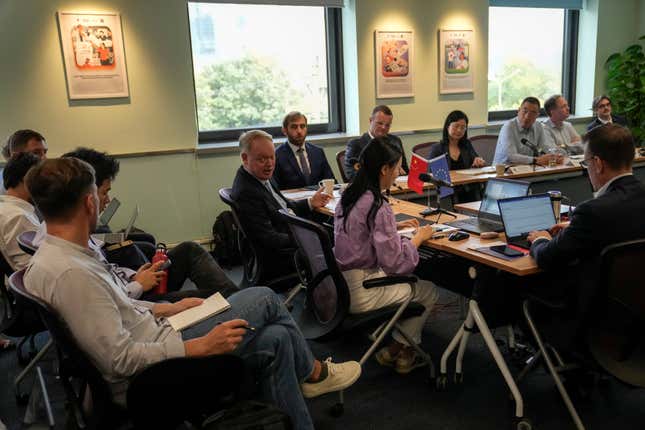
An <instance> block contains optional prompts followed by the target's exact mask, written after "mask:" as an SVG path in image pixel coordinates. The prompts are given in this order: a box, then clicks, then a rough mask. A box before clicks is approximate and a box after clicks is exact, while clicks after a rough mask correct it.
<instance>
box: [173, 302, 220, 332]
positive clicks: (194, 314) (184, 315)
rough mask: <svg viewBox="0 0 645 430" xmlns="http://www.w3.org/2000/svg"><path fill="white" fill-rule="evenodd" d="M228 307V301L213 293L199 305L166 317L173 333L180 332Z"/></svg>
mask: <svg viewBox="0 0 645 430" xmlns="http://www.w3.org/2000/svg"><path fill="white" fill-rule="evenodd" d="M230 307H231V304H230V303H229V302H228V300H226V299H225V298H224V297H223V296H222V295H221V294H220V293H215V294H213V295H212V296H210V297H209V298H207V299H206V300H204V302H203V303H202V304H201V305H199V306H195V307H194V308H190V309H186V310H185V311H182V312H179V313H178V314H175V315H173V316H171V317H168V322H169V323H170V325H171V326H172V328H173V329H174V330H175V331H182V330H184V329H186V328H188V327H192V326H194V325H195V324H197V323H200V322H202V321H204V320H205V319H206V318H210V317H212V316H213V315H217V314H220V313H222V312H224V311H225V310H227V309H229V308H230Z"/></svg>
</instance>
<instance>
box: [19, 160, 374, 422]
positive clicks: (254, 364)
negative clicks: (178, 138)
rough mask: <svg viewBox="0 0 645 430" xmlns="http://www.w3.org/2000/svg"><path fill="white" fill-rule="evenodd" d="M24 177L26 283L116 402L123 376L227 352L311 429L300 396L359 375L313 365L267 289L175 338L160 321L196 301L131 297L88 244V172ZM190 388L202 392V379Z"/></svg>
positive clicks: (68, 163) (47, 166)
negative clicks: (29, 208) (37, 220)
mask: <svg viewBox="0 0 645 430" xmlns="http://www.w3.org/2000/svg"><path fill="white" fill-rule="evenodd" d="M25 181H26V184H27V188H28V189H29V192H30V194H31V196H32V198H33V200H34V202H35V203H36V205H37V206H38V208H39V209H40V211H41V213H42V215H43V217H44V219H45V222H46V223H47V233H48V234H47V236H46V237H45V240H44V242H43V243H42V244H41V245H40V247H39V248H38V251H36V253H35V254H34V256H33V258H32V262H31V264H30V265H29V267H28V269H27V272H26V274H25V278H24V282H25V287H26V289H27V290H28V291H29V292H30V293H32V294H34V295H36V296H37V297H39V298H40V299H41V300H44V301H45V302H47V303H48V304H49V305H50V306H51V307H53V308H54V310H55V311H56V312H57V313H58V314H59V315H60V317H62V319H63V320H64V321H65V323H66V324H67V326H68V327H69V329H70V331H71V333H72V335H73V336H74V338H75V340H76V341H77V342H78V345H79V347H80V348H81V349H82V350H83V351H85V352H86V353H87V354H88V355H89V357H90V359H91V360H92V361H93V363H94V364H95V365H96V366H97V368H98V369H99V371H100V372H101V374H102V375H103V377H104V378H105V380H106V381H108V382H109V383H110V387H111V389H112V393H113V396H114V400H115V401H117V402H120V403H123V402H124V401H125V396H124V394H125V392H126V389H127V384H128V380H129V378H131V377H132V376H133V375H134V374H136V373H137V372H139V371H141V370H143V369H145V368H146V367H148V366H150V365H151V364H154V363H157V362H160V361H163V360H166V359H169V358H172V357H182V356H193V357H199V356H209V355H217V354H228V353H233V354H237V355H239V356H241V357H242V358H243V359H244V360H245V363H246V364H247V366H248V367H249V368H250V369H252V370H253V371H254V374H256V375H258V376H257V378H258V379H259V385H260V387H261V389H262V392H263V394H264V397H265V399H266V400H268V401H271V402H273V403H275V404H276V405H277V407H279V408H280V409H282V410H284V411H285V412H286V413H287V414H288V415H289V416H290V418H291V420H292V423H293V426H294V428H297V429H313V423H312V420H311V417H310V416H309V412H308V410H307V405H306V404H305V402H304V400H303V394H304V396H306V397H315V396H318V395H321V394H324V393H327V392H331V391H336V390H341V389H344V388H346V387H349V386H350V385H352V384H353V383H354V382H355V381H356V379H358V377H359V376H360V372H361V368H360V365H359V364H358V363H357V362H346V363H340V364H334V363H331V362H329V361H326V362H322V363H321V362H320V361H318V360H316V359H315V358H314V357H313V355H312V353H311V351H310V349H309V347H308V345H307V343H306V341H305V339H304V338H303V336H302V334H301V333H300V330H299V329H298V327H297V325H296V323H295V321H293V319H292V318H291V315H290V314H289V311H288V310H287V309H286V308H285V307H284V305H283V304H282V302H281V301H280V299H279V297H278V296H277V295H275V294H274V293H273V292H272V291H271V290H269V289H267V288H247V289H244V290H242V291H240V292H238V293H236V294H233V295H232V296H230V297H229V298H228V301H229V302H230V304H231V308H230V309H229V310H227V311H225V312H222V313H221V314H219V315H216V316H214V317H211V318H209V319H207V320H205V321H203V322H201V323H199V324H197V325H195V326H193V327H191V328H189V329H186V330H184V331H183V332H182V333H178V332H175V331H174V330H173V329H172V327H171V326H170V324H169V323H168V321H167V319H166V318H167V317H168V316H171V315H174V314H176V313H178V312H181V311H182V310H184V309H188V308H191V307H194V306H196V305H199V304H200V303H201V302H202V300H201V299H199V298H188V299H183V300H181V301H179V302H177V303H171V304H169V303H156V304H154V303H150V302H143V301H138V300H133V299H131V298H129V297H128V296H127V295H126V294H125V293H124V292H123V290H122V289H120V288H118V287H117V286H116V285H115V281H114V279H113V277H112V276H111V274H110V272H109V271H108V270H106V268H105V266H104V264H103V263H102V262H101V261H100V259H99V258H98V256H97V255H96V252H95V251H94V250H92V249H90V248H89V247H88V241H89V237H90V232H91V231H93V230H94V229H95V228H96V224H97V222H98V215H99V205H100V203H99V197H98V194H97V187H96V184H95V178H94V169H93V168H92V167H91V166H90V165H89V164H87V163H85V162H83V161H81V160H79V159H76V158H59V159H55V160H47V161H45V162H43V163H41V164H40V165H38V166H36V167H34V168H33V169H31V170H30V171H29V173H28V174H27V177H26V180H25ZM251 328H252V330H251ZM194 382H195V385H196V388H201V389H204V388H205V387H204V385H203V384H207V383H208V382H207V381H201V380H196V381H194ZM200 384H202V386H201V387H200ZM301 389H302V392H301ZM151 413H153V412H151Z"/></svg>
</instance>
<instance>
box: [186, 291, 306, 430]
mask: <svg viewBox="0 0 645 430" xmlns="http://www.w3.org/2000/svg"><path fill="white" fill-rule="evenodd" d="M227 300H228V301H229V302H230V304H231V308H230V309H229V310H227V311H226V312H223V313H221V314H219V315H216V316H214V317H211V318H209V319H207V320H205V321H202V322H201V323H199V324H197V325H195V326H193V327H191V328H189V329H186V330H185V331H184V332H183V333H182V337H183V339H184V340H187V339H194V338H197V337H200V336H203V335H205V334H206V333H208V332H209V331H210V330H211V329H212V328H213V327H214V326H215V325H217V324H218V323H221V322H224V321H229V320H232V319H236V318H241V319H244V320H246V321H248V323H249V325H250V326H251V327H255V330H256V331H255V332H252V331H249V332H247V334H246V335H245V336H244V339H243V340H242V342H241V343H240V344H239V346H238V347H237V349H236V350H235V353H236V354H237V355H239V356H240V357H242V358H243V359H244V362H245V363H246V365H247V366H248V367H250V368H251V369H252V370H253V371H254V372H255V374H257V375H258V377H259V379H260V386H261V388H262V393H263V395H264V398H265V399H266V400H267V401H270V402H272V403H274V404H275V405H276V406H277V407H278V408H280V409H282V410H283V411H285V412H286V413H287V414H288V415H289V417H291V421H292V423H293V428H296V429H313V428H314V426H313V423H312V421H311V416H310V415H309V411H308V410H307V405H306V404H305V400H304V398H303V397H302V393H301V391H300V384H301V383H302V382H304V381H305V380H306V379H307V378H308V377H309V375H311V372H312V371H313V365H314V357H313V354H312V353H311V350H310V349H309V345H307V341H306V340H305V338H304V337H303V336H302V333H301V332H300V329H299V328H298V326H297V325H296V323H295V321H294V320H293V319H292V318H291V314H290V313H289V311H288V310H287V308H285V307H284V305H283V304H282V302H281V300H280V298H279V297H278V296H277V295H276V294H275V293H274V292H273V290H271V289H269V288H264V287H255V288H247V289H244V290H242V291H240V292H238V293H235V294H233V295H232V296H230V297H228V299H227Z"/></svg>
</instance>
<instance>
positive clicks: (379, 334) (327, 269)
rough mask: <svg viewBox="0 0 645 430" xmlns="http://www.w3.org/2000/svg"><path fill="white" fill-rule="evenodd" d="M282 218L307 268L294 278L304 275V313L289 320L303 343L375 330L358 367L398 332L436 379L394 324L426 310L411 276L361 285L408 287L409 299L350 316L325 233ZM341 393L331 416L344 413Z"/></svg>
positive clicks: (302, 221)
mask: <svg viewBox="0 0 645 430" xmlns="http://www.w3.org/2000/svg"><path fill="white" fill-rule="evenodd" d="M280 214H281V216H282V218H283V219H284V220H285V222H286V223H287V224H288V225H289V228H290V230H291V233H292V234H293V237H294V238H295V240H296V242H297V244H298V249H299V250H300V253H301V254H302V256H303V260H304V264H305V265H306V267H302V268H301V267H299V268H298V272H299V273H304V274H305V275H304V279H303V280H302V282H303V285H305V287H306V293H307V297H306V302H305V305H304V306H302V307H296V309H294V312H293V317H294V319H295V320H296V322H297V323H298V326H299V327H300V329H301V330H302V333H303V334H304V336H305V338H307V339H319V338H321V337H328V336H333V335H337V334H340V333H342V332H346V331H350V330H354V329H356V328H358V327H366V326H368V325H373V326H376V327H378V328H377V329H376V331H375V332H374V333H373V334H372V338H373V339H374V341H373V343H372V345H370V347H369V348H368V350H367V351H366V352H365V353H364V354H363V356H362V357H361V359H360V361H359V362H360V364H361V366H362V365H363V364H364V363H365V362H366V361H367V359H368V358H369V357H370V356H371V355H372V353H373V352H374V351H375V350H376V348H377V347H378V346H379V345H380V344H381V342H382V341H383V339H384V338H385V336H386V335H387V334H388V333H390V331H391V330H393V329H396V330H398V332H399V333H401V335H402V336H403V337H404V338H405V339H406V340H407V341H408V343H409V344H410V345H411V346H413V347H414V348H415V349H416V350H417V352H418V353H419V354H420V355H421V356H422V357H423V358H424V359H425V360H426V362H427V363H428V365H429V367H430V378H431V379H434V377H435V370H434V364H433V363H432V359H431V358H430V355H428V354H427V353H426V352H425V351H423V350H422V349H421V348H420V347H419V346H418V345H417V344H416V343H415V342H414V341H413V340H412V338H411V337H410V336H409V335H408V334H407V333H406V332H405V331H403V330H401V327H400V325H399V323H398V321H399V319H401V318H404V319H405V318H410V317H413V316H419V315H421V314H422V313H423V311H424V309H425V308H424V307H423V306H422V305H420V304H418V303H413V302H412V296H413V295H414V289H415V285H416V282H417V278H416V277H415V276H386V277H382V278H376V279H370V280H367V281H364V282H363V286H364V287H365V288H374V287H384V286H388V285H394V284H402V283H405V284H409V285H410V295H409V296H408V298H407V299H406V300H405V301H404V302H403V303H401V304H395V305H391V306H386V307H384V308H381V309H376V310H373V311H369V312H363V313H360V314H350V313H349V305H350V294H349V288H348V287H347V283H346V281H345V278H344V276H343V274H342V273H341V271H340V269H339V268H338V265H337V263H336V257H335V256H334V251H333V249H332V246H331V240H330V239H329V235H328V234H327V231H326V230H325V228H324V227H323V226H321V225H319V224H316V223H315V222H313V221H309V220H306V219H304V218H300V217H298V216H295V215H292V214H290V213H289V212H287V211H285V210H283V209H281V210H280ZM343 408H344V406H343V392H342V391H341V392H340V399H339V403H338V404H336V405H335V406H334V407H333V409H332V414H333V415H336V416H338V415H340V414H342V413H343Z"/></svg>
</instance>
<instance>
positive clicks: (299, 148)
mask: <svg viewBox="0 0 645 430" xmlns="http://www.w3.org/2000/svg"><path fill="white" fill-rule="evenodd" d="M282 133H283V134H284V135H285V136H287V141H286V142H285V143H283V144H282V145H280V146H278V148H277V149H276V150H275V159H276V160H275V171H274V172H273V180H274V181H275V183H276V185H278V188H280V189H281V190H288V189H292V188H302V187H306V186H309V185H318V183H319V182H320V181H321V180H323V179H334V180H335V179H336V178H335V177H334V173H333V172H332V171H331V167H329V163H328V162H327V158H326V157H325V152H324V151H323V150H322V148H320V147H318V146H316V145H312V144H311V143H309V142H305V139H306V138H307V117H306V116H304V115H303V114H301V113H300V112H290V113H288V114H287V116H285V117H284V121H282Z"/></svg>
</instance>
